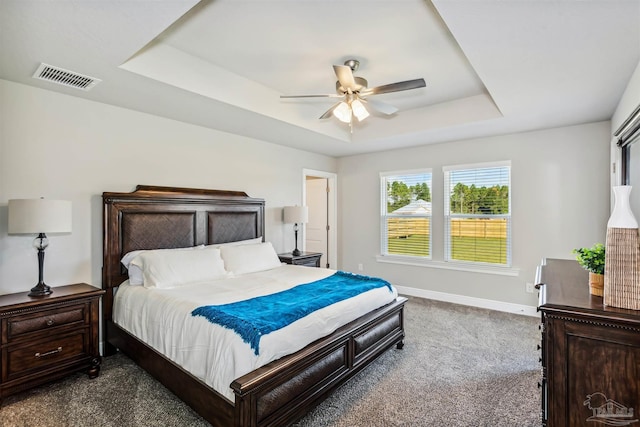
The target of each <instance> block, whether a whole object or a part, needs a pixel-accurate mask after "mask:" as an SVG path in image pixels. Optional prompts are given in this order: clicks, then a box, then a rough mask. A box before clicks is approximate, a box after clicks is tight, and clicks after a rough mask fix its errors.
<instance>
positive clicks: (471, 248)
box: [388, 235, 507, 264]
mask: <svg viewBox="0 0 640 427" xmlns="http://www.w3.org/2000/svg"><path fill="white" fill-rule="evenodd" d="M427 237H428V236H425V235H412V236H409V237H407V238H404V239H399V238H395V239H389V247H388V251H389V254H392V255H394V254H395V255H415V256H429V250H430V247H429V239H428V238H427ZM451 244H452V252H453V253H452V258H453V259H455V260H459V261H475V262H487V263H491V264H506V263H507V245H506V239H500V238H488V237H487V238H473V237H454V238H452V240H451Z"/></svg>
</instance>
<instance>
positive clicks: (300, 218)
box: [284, 206, 309, 256]
mask: <svg viewBox="0 0 640 427" xmlns="http://www.w3.org/2000/svg"><path fill="white" fill-rule="evenodd" d="M308 221H309V208H308V207H307V206H285V207H284V222H285V223H286V224H293V231H294V232H295V235H296V248H295V249H294V250H293V252H291V255H293V256H298V255H300V251H299V250H298V224H304V223H306V222H308Z"/></svg>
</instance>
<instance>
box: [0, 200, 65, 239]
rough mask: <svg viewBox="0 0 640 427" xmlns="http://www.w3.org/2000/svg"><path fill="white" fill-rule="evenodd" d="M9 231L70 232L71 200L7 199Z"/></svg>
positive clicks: (32, 232) (21, 232)
mask: <svg viewBox="0 0 640 427" xmlns="http://www.w3.org/2000/svg"><path fill="white" fill-rule="evenodd" d="M8 230H9V233H10V234H34V233H71V202H70V201H68V200H48V199H13V200H9V229H8Z"/></svg>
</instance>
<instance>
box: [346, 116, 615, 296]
mask: <svg viewBox="0 0 640 427" xmlns="http://www.w3.org/2000/svg"><path fill="white" fill-rule="evenodd" d="M609 141H610V122H608V121H605V122H599V123H592V124H585V125H580V126H573V127H565V128H558V129H550V130H544V131H537V132H530V133H521V134H513V135H506V136H499V137H491V138H481V139H474V140H468V141H460V142H450V143H445V144H435V145H426V146H422V147H418V148H411V149H403V150H395V151H388V152H382V153H373V154H368V155H358V156H351V157H345V158H340V159H338V176H339V184H338V185H339V187H340V194H339V196H340V201H339V205H340V213H341V215H340V221H339V226H340V230H341V236H340V237H341V238H340V261H339V264H340V265H341V268H343V269H345V270H350V271H357V266H358V264H359V263H362V264H363V267H364V273H365V274H370V275H375V276H381V277H383V278H385V279H387V280H389V281H391V282H392V283H394V284H396V285H398V286H403V287H411V288H417V289H422V290H429V291H436V292H445V293H451V294H457V295H464V296H468V297H474V298H483V299H489V300H495V301H503V302H509V303H513V304H523V305H529V306H534V305H536V304H537V299H536V294H532V293H526V292H525V283H526V282H533V281H534V278H535V269H536V266H537V265H538V264H539V263H540V261H541V259H542V258H543V257H550V258H573V254H572V253H571V251H572V249H574V248H578V247H582V246H591V245H593V244H594V243H596V242H604V238H605V235H606V221H607V219H608V216H609V197H608V196H609V174H608V171H609V169H608V162H609ZM497 160H511V162H512V163H511V165H512V171H511V174H512V175H511V184H512V221H513V229H512V230H513V267H515V268H519V269H520V273H519V276H518V277H507V276H499V275H492V274H483V273H471V272H462V271H451V270H443V269H435V268H428V267H421V266H407V265H397V264H388V263H379V262H377V261H376V259H375V257H376V255H378V254H379V253H380V231H379V227H380V189H379V185H380V179H379V172H381V171H398V170H404V169H419V168H427V167H430V168H433V189H432V198H433V212H434V217H433V242H432V245H433V246H432V247H433V254H434V259H436V260H442V259H443V252H444V249H443V246H444V244H443V240H444V238H443V230H444V223H443V222H444V221H443V219H442V215H441V214H440V215H438V213H441V212H443V210H444V207H443V202H442V198H443V191H444V190H443V178H442V166H444V165H455V164H469V163H478V162H490V161H497ZM585 286H586V284H585Z"/></svg>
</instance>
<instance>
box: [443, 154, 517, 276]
mask: <svg viewBox="0 0 640 427" xmlns="http://www.w3.org/2000/svg"><path fill="white" fill-rule="evenodd" d="M443 172H444V211H445V215H444V216H445V260H446V261H455V262H472V263H484V264H491V265H503V266H511V165H510V162H499V163H491V164H475V165H463V166H447V167H445V168H443Z"/></svg>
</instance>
